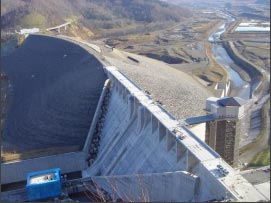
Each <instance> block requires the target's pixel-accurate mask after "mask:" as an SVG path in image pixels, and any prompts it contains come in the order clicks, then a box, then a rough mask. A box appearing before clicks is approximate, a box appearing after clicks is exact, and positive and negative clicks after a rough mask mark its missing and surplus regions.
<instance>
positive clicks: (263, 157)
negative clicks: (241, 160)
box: [249, 145, 270, 167]
mask: <svg viewBox="0 0 271 203" xmlns="http://www.w3.org/2000/svg"><path fill="white" fill-rule="evenodd" d="M268 165H270V145H269V146H268V147H267V148H266V149H264V150H263V151H261V152H260V153H258V154H257V155H256V156H254V157H253V159H252V160H251V162H250V163H249V166H250V167H255V166H257V167H259V166H268Z"/></svg>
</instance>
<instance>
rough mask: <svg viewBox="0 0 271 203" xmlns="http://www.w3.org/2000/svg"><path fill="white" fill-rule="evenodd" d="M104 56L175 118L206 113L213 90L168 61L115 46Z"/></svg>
mask: <svg viewBox="0 0 271 203" xmlns="http://www.w3.org/2000/svg"><path fill="white" fill-rule="evenodd" d="M128 57H131V58H134V59H136V60H138V61H139V63H136V62H135V61H132V60H130V59H129V58H128ZM105 59H106V60H107V61H108V62H109V63H110V64H111V65H113V66H116V67H117V68H118V69H120V70H121V71H122V72H123V73H124V74H126V75H127V76H128V77H129V78H130V79H131V80H133V81H134V82H136V83H137V84H138V85H139V86H140V87H141V88H142V89H143V90H145V91H147V92H149V93H151V96H152V97H153V99H154V100H156V101H159V102H161V103H162V104H163V105H164V106H165V108H166V109H167V110H168V111H169V112H171V113H172V114H173V115H174V116H175V118H176V119H179V118H185V117H192V116H198V115H202V114H205V112H204V108H205V101H206V99H207V98H208V97H209V96H211V93H210V92H209V91H208V90H207V89H206V88H204V87H203V86H202V85H200V84H199V83H198V82H197V81H196V80H195V79H193V78H192V77H191V76H189V75H188V74H185V73H184V72H181V71H179V70H176V69H174V68H172V67H170V66H169V65H167V64H166V63H163V62H160V61H157V60H154V59H150V58H147V57H144V56H139V55H135V54H131V53H127V52H122V51H119V50H116V49H115V50H114V51H113V52H109V53H108V54H105Z"/></svg>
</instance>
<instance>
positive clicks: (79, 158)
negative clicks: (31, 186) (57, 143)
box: [1, 152, 85, 184]
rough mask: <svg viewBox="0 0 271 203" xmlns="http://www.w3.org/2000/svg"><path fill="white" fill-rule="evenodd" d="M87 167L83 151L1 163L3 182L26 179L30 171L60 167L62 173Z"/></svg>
mask: <svg viewBox="0 0 271 203" xmlns="http://www.w3.org/2000/svg"><path fill="white" fill-rule="evenodd" d="M84 167H85V159H84V153H83V152H71V153H65V154H58V155H53V156H45V157H39V158H34V159H27V160H21V161H17V162H10V163H2V164H1V184H6V183H12V182H19V181H24V180H26V177H27V174H28V173H30V172H35V171H41V170H47V169H52V168H60V169H61V173H70V172H75V171H81V170H83V169H84Z"/></svg>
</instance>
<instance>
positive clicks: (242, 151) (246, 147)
mask: <svg viewBox="0 0 271 203" xmlns="http://www.w3.org/2000/svg"><path fill="white" fill-rule="evenodd" d="M268 106H270V99H269V100H268V101H267V102H266V103H265V104H264V106H263V109H262V119H263V120H262V123H263V126H262V129H261V132H260V134H259V135H258V137H257V139H255V140H254V141H253V142H251V143H249V144H248V145H246V146H244V147H242V148H241V149H240V154H243V153H244V152H246V151H248V150H250V149H252V148H254V147H257V146H258V145H259V144H260V143H261V142H262V141H263V138H264V135H265V133H266V130H267V113H268V111H267V110H268ZM269 155H270V154H269Z"/></svg>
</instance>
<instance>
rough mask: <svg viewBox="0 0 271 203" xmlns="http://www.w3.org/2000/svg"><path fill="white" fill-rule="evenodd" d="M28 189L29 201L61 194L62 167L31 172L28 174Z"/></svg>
mask: <svg viewBox="0 0 271 203" xmlns="http://www.w3.org/2000/svg"><path fill="white" fill-rule="evenodd" d="M26 190H27V196H28V200H29V201H34V200H41V199H46V198H49V197H57V196H60V195H61V179H60V169H59V168H56V169H51V170H45V171H38V172H32V173H29V174H28V175H27V184H26Z"/></svg>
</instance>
